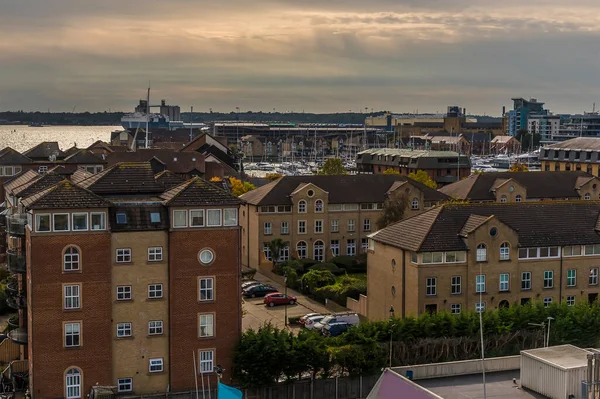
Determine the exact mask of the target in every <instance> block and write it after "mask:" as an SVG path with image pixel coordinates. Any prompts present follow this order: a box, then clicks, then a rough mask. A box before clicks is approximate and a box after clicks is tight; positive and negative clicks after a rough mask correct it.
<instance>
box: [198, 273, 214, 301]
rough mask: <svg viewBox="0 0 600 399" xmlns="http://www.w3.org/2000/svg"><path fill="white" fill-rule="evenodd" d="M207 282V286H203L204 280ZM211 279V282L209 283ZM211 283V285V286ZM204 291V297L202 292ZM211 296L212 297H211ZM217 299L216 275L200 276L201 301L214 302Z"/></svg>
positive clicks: (199, 296)
mask: <svg viewBox="0 0 600 399" xmlns="http://www.w3.org/2000/svg"><path fill="white" fill-rule="evenodd" d="M203 281H204V282H206V284H205V287H204V288H202V282H203ZM208 281H210V284H208ZM209 285H210V287H209ZM203 292H204V299H203V298H202V293H203ZM209 296H210V298H209ZM214 300H215V278H214V277H200V278H199V279H198V301H200V302H212V301H214Z"/></svg>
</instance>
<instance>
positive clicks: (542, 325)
mask: <svg viewBox="0 0 600 399" xmlns="http://www.w3.org/2000/svg"><path fill="white" fill-rule="evenodd" d="M527 324H528V325H530V326H535V327H542V338H543V340H544V347H546V346H548V345H546V336H545V335H546V323H544V322H541V323H527Z"/></svg>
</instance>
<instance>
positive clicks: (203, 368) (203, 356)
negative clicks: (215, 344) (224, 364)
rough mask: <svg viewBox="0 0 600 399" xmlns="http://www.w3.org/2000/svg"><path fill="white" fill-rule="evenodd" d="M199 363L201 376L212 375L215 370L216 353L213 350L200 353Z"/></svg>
mask: <svg viewBox="0 0 600 399" xmlns="http://www.w3.org/2000/svg"><path fill="white" fill-rule="evenodd" d="M198 363H199V367H198V370H200V373H201V374H206V373H212V372H213V371H214V369H215V366H214V365H215V351H214V350H213V349H208V350H200V351H199V353H198Z"/></svg>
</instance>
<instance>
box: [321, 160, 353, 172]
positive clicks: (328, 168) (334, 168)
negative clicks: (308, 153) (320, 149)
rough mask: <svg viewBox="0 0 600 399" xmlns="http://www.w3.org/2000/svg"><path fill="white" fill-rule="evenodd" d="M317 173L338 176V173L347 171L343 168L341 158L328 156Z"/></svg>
mask: <svg viewBox="0 0 600 399" xmlns="http://www.w3.org/2000/svg"><path fill="white" fill-rule="evenodd" d="M317 174H319V175H327V176H339V175H347V174H348V171H347V170H346V169H345V168H344V164H343V163H342V160H341V159H339V158H329V159H327V161H325V163H324V164H323V166H322V167H321V169H319V172H318V173H317Z"/></svg>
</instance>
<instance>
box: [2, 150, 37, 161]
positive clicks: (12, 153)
mask: <svg viewBox="0 0 600 399" xmlns="http://www.w3.org/2000/svg"><path fill="white" fill-rule="evenodd" d="M24 163H31V159H29V158H28V157H26V156H25V155H23V154H21V153H20V152H18V151H17V150H13V149H12V148H10V147H5V148H4V149H2V150H1V151H0V165H22V164H24Z"/></svg>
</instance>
